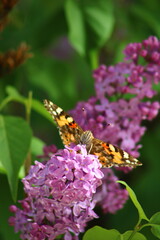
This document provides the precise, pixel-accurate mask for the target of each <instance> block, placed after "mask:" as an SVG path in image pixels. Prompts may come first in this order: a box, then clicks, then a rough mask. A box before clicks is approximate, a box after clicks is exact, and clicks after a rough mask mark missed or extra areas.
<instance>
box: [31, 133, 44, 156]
mask: <svg viewBox="0 0 160 240" xmlns="http://www.w3.org/2000/svg"><path fill="white" fill-rule="evenodd" d="M44 145H45V143H44V142H43V141H42V140H41V139H39V138H37V137H33V138H32V142H31V152H32V153H33V154H34V155H35V156H38V155H41V154H42V153H43V147H44Z"/></svg>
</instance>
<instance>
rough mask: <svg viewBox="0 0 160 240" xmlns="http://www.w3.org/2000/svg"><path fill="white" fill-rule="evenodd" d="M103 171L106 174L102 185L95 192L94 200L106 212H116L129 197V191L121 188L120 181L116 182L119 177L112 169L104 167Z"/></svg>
mask: <svg viewBox="0 0 160 240" xmlns="http://www.w3.org/2000/svg"><path fill="white" fill-rule="evenodd" d="M102 172H103V174H104V177H103V179H102V185H101V186H100V187H98V189H97V191H96V193H95V194H94V201H95V202H96V204H97V205H99V206H100V207H102V209H103V212H104V213H108V212H109V213H115V212H116V211H117V210H119V209H121V208H122V207H123V205H124V203H125V202H126V200H127V199H128V192H127V190H126V189H121V188H120V186H119V183H117V182H116V181H117V180H118V178H117V177H116V176H115V175H114V173H113V171H112V170H111V169H109V168H104V169H102Z"/></svg>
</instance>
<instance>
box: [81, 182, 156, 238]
mask: <svg viewBox="0 0 160 240" xmlns="http://www.w3.org/2000/svg"><path fill="white" fill-rule="evenodd" d="M117 182H119V183H121V184H123V185H125V186H126V189H127V191H128V193H129V196H130V198H131V200H132V202H133V204H134V205H135V207H136V208H137V210H138V213H139V219H138V223H137V224H136V226H135V227H134V230H133V231H126V232H125V233H123V234H121V233H120V232H118V231H117V230H115V229H111V230H107V229H104V228H101V227H98V226H96V227H93V228H91V229H89V230H88V231H87V232H86V233H85V234H84V237H83V240H91V239H95V240H96V239H98V240H99V239H100V240H106V239H112V240H114V239H115V240H147V238H146V237H145V236H144V235H143V234H141V233H139V231H140V230H142V229H143V228H144V227H150V226H151V227H152V228H151V232H152V233H153V235H155V236H156V237H157V238H158V239H160V212H157V213H156V214H154V215H153V216H152V217H151V219H150V220H149V219H148V218H147V217H146V214H145V213H144V210H143V208H142V206H141V205H140V203H139V201H138V200H137V197H136V195H135V193H134V191H133V190H132V189H131V188H130V187H129V186H128V185H127V183H126V182H124V181H117ZM142 220H145V221H147V223H145V224H142Z"/></svg>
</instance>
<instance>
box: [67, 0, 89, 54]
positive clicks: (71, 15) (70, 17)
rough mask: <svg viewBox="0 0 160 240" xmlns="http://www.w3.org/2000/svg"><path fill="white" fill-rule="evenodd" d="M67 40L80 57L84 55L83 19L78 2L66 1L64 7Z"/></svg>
mask: <svg viewBox="0 0 160 240" xmlns="http://www.w3.org/2000/svg"><path fill="white" fill-rule="evenodd" d="M65 12H66V18H67V22H68V28H69V40H70V42H71V43H72V45H73V47H74V48H75V49H76V50H77V52H78V53H79V54H80V55H85V27H84V19H83V15H82V11H81V8H80V6H79V4H78V1H75V0H67V1H66V5H65Z"/></svg>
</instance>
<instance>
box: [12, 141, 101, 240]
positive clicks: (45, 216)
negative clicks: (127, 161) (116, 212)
mask: <svg viewBox="0 0 160 240" xmlns="http://www.w3.org/2000/svg"><path fill="white" fill-rule="evenodd" d="M100 167H101V164H100V163H99V161H98V158H97V157H96V156H95V155H90V154H87V151H86V149H85V147H84V146H79V145H77V146H75V147H71V148H68V149H67V148H66V149H64V150H60V151H58V152H57V153H56V154H54V155H52V157H51V159H50V160H48V161H47V162H46V163H45V164H43V163H40V162H37V161H36V162H35V165H34V166H32V167H31V169H30V172H29V175H28V176H26V177H25V178H24V179H23V184H24V190H25V193H26V195H27V197H26V198H25V199H24V200H22V201H19V202H20V203H21V205H22V209H19V208H17V207H16V206H11V207H10V211H12V212H13V213H14V214H15V216H13V217H11V218H10V220H9V223H10V225H12V226H14V228H15V232H18V231H20V232H21V236H20V237H21V239H24V240H25V239H27V240H45V239H48V240H53V239H55V238H56V237H57V236H59V235H60V234H64V239H65V240H70V239H77V238H76V236H77V235H78V234H79V233H80V232H82V231H83V230H84V227H85V226H86V223H87V222H88V221H89V220H91V219H92V218H95V217H97V215H96V214H95V212H94V211H93V208H94V206H95V203H94V201H92V198H93V194H94V193H95V192H96V188H97V187H98V186H100V185H101V183H102V182H101V179H102V177H103V173H102V172H101V170H100ZM70 233H73V234H74V237H72V235H71V234H70Z"/></svg>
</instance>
